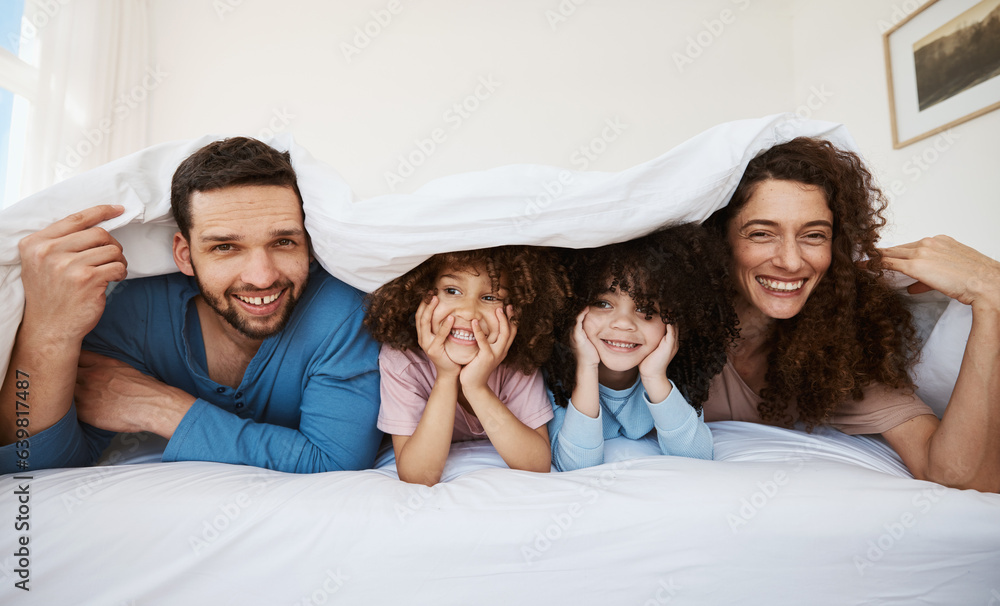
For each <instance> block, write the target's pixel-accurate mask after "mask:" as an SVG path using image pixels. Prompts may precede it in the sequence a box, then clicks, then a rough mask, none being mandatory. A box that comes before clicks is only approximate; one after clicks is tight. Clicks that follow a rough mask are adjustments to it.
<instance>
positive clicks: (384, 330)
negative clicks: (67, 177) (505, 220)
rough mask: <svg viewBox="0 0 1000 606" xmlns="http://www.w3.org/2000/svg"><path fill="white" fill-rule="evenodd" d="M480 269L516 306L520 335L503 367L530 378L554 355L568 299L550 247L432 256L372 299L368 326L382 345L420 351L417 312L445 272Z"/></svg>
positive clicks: (565, 283) (566, 286)
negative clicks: (557, 328) (557, 321)
mask: <svg viewBox="0 0 1000 606" xmlns="http://www.w3.org/2000/svg"><path fill="white" fill-rule="evenodd" d="M482 269H485V270H486V275H488V276H489V277H490V280H491V282H492V285H493V288H498V287H499V286H500V284H501V280H502V282H503V286H504V287H505V288H507V292H508V293H509V294H508V296H507V299H506V300H505V301H504V306H506V305H511V306H513V308H514V312H513V315H512V317H511V321H512V322H513V323H514V324H516V325H517V336H516V337H515V338H514V343H513V344H512V345H511V347H510V350H509V351H508V352H507V357H506V358H504V361H503V363H504V364H505V365H506V366H508V367H510V368H514V369H515V370H518V371H521V372H523V373H524V374H530V373H532V372H534V371H535V370H536V369H538V368H539V367H540V366H541V365H542V364H543V363H544V362H545V360H547V359H548V357H549V354H550V353H551V352H552V344H553V342H554V341H555V334H554V332H553V331H554V326H555V319H556V316H557V314H558V313H559V312H560V311H561V310H562V308H563V307H564V306H565V305H566V302H567V299H568V297H569V295H570V290H569V281H568V280H567V279H566V274H565V272H564V271H563V269H562V266H561V265H559V263H558V260H557V258H556V255H555V253H553V252H552V251H551V250H549V249H545V248H538V247H531V246H499V247H496V248H484V249H479V250H469V251H461V252H449V253H440V254H437V255H434V256H433V257H431V258H430V259H427V260H426V261H424V262H423V263H421V264H420V265H418V266H417V267H415V268H414V269H411V270H410V271H409V272H407V273H406V274H404V275H402V276H400V277H399V278H396V279H395V280H393V281H391V282H389V283H387V284H385V285H383V286H382V287H380V288H379V289H378V290H376V291H375V292H373V293H372V294H370V295H369V296H368V299H367V305H366V307H367V313H366V314H365V326H367V327H368V330H369V331H371V334H372V336H373V337H374V338H375V340H376V341H378V342H379V343H385V344H387V345H389V346H391V347H394V348H396V349H399V350H402V351H407V350H415V351H420V345H419V343H418V342H417V329H416V324H415V317H416V313H417V308H418V307H420V303H421V302H423V301H430V299H431V297H432V296H433V295H434V283H435V281H436V280H437V277H438V275H440V274H441V272H442V271H443V270H471V271H481V270H482Z"/></svg>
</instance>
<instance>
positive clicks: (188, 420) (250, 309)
mask: <svg viewBox="0 0 1000 606" xmlns="http://www.w3.org/2000/svg"><path fill="white" fill-rule="evenodd" d="M171 210H172V212H173V215H174V219H175V220H176V221H177V225H178V228H179V231H178V233H176V234H174V240H173V255H174V261H175V263H176V264H177V268H178V269H179V270H180V272H181V273H180V274H171V275H168V276H157V277H152V278H142V279H136V280H131V281H129V282H124V283H121V284H119V285H118V287H117V288H116V289H115V290H114V291H113V292H112V294H111V295H109V296H108V297H107V298H106V297H105V291H106V288H107V286H108V283H109V282H112V281H118V280H122V279H124V278H125V275H126V260H125V258H124V256H123V255H122V249H121V245H120V244H119V243H118V242H117V241H116V240H115V239H114V238H113V237H111V235H110V234H108V233H107V232H106V231H105V230H103V229H101V228H98V227H94V226H95V225H96V224H98V223H100V222H101V221H104V220H106V219H110V218H113V217H115V216H117V215H119V214H120V213H121V212H122V208H121V207H113V206H98V207H94V208H90V209H87V210H85V211H83V212H80V213H77V214H75V215H72V216H70V217H67V218H66V219H63V220H61V221H58V222H56V223H54V224H52V225H50V226H49V227H47V228H46V229H43V230H41V231H39V232H38V233H36V234H33V235H31V236H28V237H26V238H24V240H22V242H21V243H20V251H21V258H22V281H23V283H24V289H25V313H24V318H23V320H22V322H21V326H20V328H19V330H18V334H17V339H16V341H15V344H14V349H13V352H12V358H11V363H10V367H9V370H8V373H7V376H6V378H5V379H4V383H3V386H2V388H0V444H2V445H3V446H2V447H0V473H10V472H14V471H25V470H30V469H43V468H49V467H64V466H77V465H86V464H89V463H91V462H93V461H94V460H96V459H97V457H98V456H99V455H100V453H101V451H102V450H103V449H104V447H105V446H106V445H107V443H108V442H109V440H110V438H111V437H112V436H113V435H114V433H116V432H137V431H150V432H153V433H156V434H158V435H160V436H163V437H165V438H167V439H168V440H169V441H168V443H167V446H166V449H165V451H164V453H163V460H164V461H181V460H206V461H219V462H224V463H236V464H244V465H255V466H259V467H267V468H271V469H278V470H282V471H289V472H301V473H305V472H318V471H328V470H339V469H362V468H366V467H370V466H371V464H372V462H373V460H374V457H375V451H376V449H377V447H378V443H379V439H380V437H381V434H380V433H379V432H378V430H377V429H376V428H375V421H376V417H377V416H378V393H379V386H378V349H377V346H376V345H375V343H374V342H373V341H372V339H371V338H370V337H369V336H368V334H367V332H366V331H365V330H364V328H363V327H362V323H361V322H362V319H363V315H364V311H363V309H362V299H361V296H360V293H358V291H355V290H354V289H352V288H351V287H349V286H347V285H345V284H343V283H342V282H340V281H339V280H337V279H335V278H333V277H332V276H330V275H329V274H327V273H326V272H325V271H324V270H323V269H322V268H320V267H319V266H318V264H316V263H314V262H313V259H312V256H311V254H310V252H309V238H308V235H307V234H306V231H305V226H304V222H303V212H302V200H301V197H300V195H299V192H298V188H297V186H296V181H295V173H294V171H293V169H292V166H291V164H290V162H289V156H288V154H287V153H284V154H282V153H279V152H278V151H276V150H274V149H272V148H271V147H269V146H267V145H265V144H263V143H261V142H259V141H256V140H254V139H246V138H233V139H227V140H224V141H217V142H215V143H212V144H209V145H207V146H206V147H204V148H202V149H201V150H199V151H197V152H195V153H194V154H193V155H192V156H190V157H189V158H187V159H186V160H185V161H184V162H182V163H181V165H180V166H179V167H178V169H177V171H176V172H175V173H174V177H173V181H172V184H171ZM81 347H82V349H83V350H84V351H83V353H81ZM99 354H100V355H99ZM18 381H22V383H18ZM25 382H27V383H25ZM26 384H28V385H29V387H30V389H28V390H23V389H19V388H18V385H20V386H21V387H24V386H25V385H26ZM25 392H27V393H25ZM74 392H75V393H74ZM22 396H24V397H23V398H22ZM19 402H23V405H20V406H19V405H18V403H19ZM24 411H27V414H25V413H24ZM25 418H26V419H27V422H25V421H23V420H21V419H25ZM19 429H21V430H25V429H26V430H27V431H21V432H20V433H18V430H19ZM26 434H28V435H27V436H26Z"/></svg>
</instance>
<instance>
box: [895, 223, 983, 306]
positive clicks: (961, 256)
mask: <svg viewBox="0 0 1000 606" xmlns="http://www.w3.org/2000/svg"><path fill="white" fill-rule="evenodd" d="M882 264H883V266H884V267H885V268H886V269H891V270H895V271H898V272H901V273H904V274H906V275H907V276H910V277H911V278H914V279H916V280H918V282H917V283H916V284H913V285H911V286H910V287H909V289H908V290H909V292H910V293H919V292H926V291H928V290H937V291H939V292H941V293H943V294H945V295H947V296H949V297H951V298H952V299H955V300H957V301H961V302H962V303H965V304H966V305H972V306H973V307H992V308H993V309H995V310H998V311H1000V262H997V261H995V260H993V259H991V258H989V257H987V256H986V255H984V254H982V253H981V252H979V251H977V250H975V249H973V248H970V247H968V246H966V245H964V244H962V243H961V242H958V241H957V240H955V239H954V238H950V237H948V236H935V237H933V238H924V239H923V240H920V241H918V242H911V243H910V244H902V245H900V246H893V247H890V248H884V249H882Z"/></svg>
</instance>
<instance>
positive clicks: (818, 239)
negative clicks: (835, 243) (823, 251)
mask: <svg viewBox="0 0 1000 606" xmlns="http://www.w3.org/2000/svg"><path fill="white" fill-rule="evenodd" d="M828 239H829V236H827V235H826V234H824V233H814V234H806V240H809V241H810V242H812V243H823V242H826V241H827V240H828Z"/></svg>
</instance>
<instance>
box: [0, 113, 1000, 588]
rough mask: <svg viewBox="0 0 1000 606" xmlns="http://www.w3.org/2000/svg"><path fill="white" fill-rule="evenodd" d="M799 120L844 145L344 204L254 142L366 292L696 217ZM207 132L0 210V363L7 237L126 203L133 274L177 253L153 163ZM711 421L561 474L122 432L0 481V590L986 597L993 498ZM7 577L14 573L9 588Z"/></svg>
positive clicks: (745, 125)
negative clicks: (309, 461)
mask: <svg viewBox="0 0 1000 606" xmlns="http://www.w3.org/2000/svg"><path fill="white" fill-rule="evenodd" d="M799 134H804V135H812V136H823V137H826V138H829V139H832V140H833V141H834V142H835V143H837V144H838V145H839V146H841V147H846V148H849V149H854V144H853V142H852V141H851V139H850V136H849V135H848V134H847V133H846V130H845V129H844V128H843V127H842V126H839V125H834V124H829V123H822V122H815V121H801V120H797V119H794V117H788V116H772V117H768V118H763V119H759V120H746V121H740V122H734V123H728V124H724V125H720V126H719V127H716V128H714V129H711V130H710V131H707V132H706V133H703V134H702V135H699V136H698V137H695V138H694V139H692V140H690V141H688V142H686V143H684V144H682V145H680V146H678V147H677V148H674V149H673V150H671V151H669V152H667V153H665V154H664V155H662V156H660V157H658V158H655V159H653V160H651V161H649V162H647V163H645V164H642V165H639V166H636V167H634V168H632V169H629V170H626V171H622V172H620V173H580V172H575V171H569V170H564V169H559V168H556V167H546V166H532V165H520V166H507V167H501V168H497V169H493V170H490V171H483V172H478V173H469V174H464V175H455V176H452V177H447V178H443V179H439V180H436V181H434V182H431V183H429V184H427V185H425V186H424V187H422V188H421V189H420V190H418V191H417V192H415V193H413V194H405V195H387V196H380V197H377V198H373V199H370V200H364V201H356V200H354V199H353V197H352V194H351V191H350V188H349V187H348V186H347V184H345V183H344V182H343V180H342V179H340V178H339V176H338V175H337V174H336V173H335V172H334V171H333V170H332V169H331V168H329V167H328V166H326V165H324V164H323V163H321V162H319V161H317V160H316V159H314V158H312V157H311V156H309V154H308V153H307V152H305V150H303V149H301V148H300V147H298V146H297V145H295V143H294V142H293V141H292V140H291V139H290V138H287V137H284V138H278V139H277V140H275V141H273V142H272V143H273V144H274V145H275V146H277V147H279V148H282V149H289V150H290V151H291V154H292V159H293V163H294V164H295V167H296V170H297V171H298V174H299V179H300V181H299V184H300V189H301V191H302V194H303V199H304V202H305V208H306V215H307V228H308V229H309V231H310V234H311V236H312V239H313V244H314V247H315V251H316V256H317V258H318V259H319V260H320V262H321V263H322V264H323V265H324V266H325V267H326V268H327V269H328V270H329V271H330V272H331V273H333V274H334V275H336V276H338V277H340V278H341V279H343V280H345V281H347V282H348V283H350V284H352V285H354V286H356V287H358V288H362V289H365V290H370V289H372V288H374V287H376V286H378V285H379V284H381V283H383V282H385V281H386V280H388V279H391V278H393V277H395V276H397V275H399V274H401V273H403V272H405V271H406V270H408V269H409V268H411V267H413V266H414V265H416V264H417V263H419V262H420V261H421V260H423V259H424V258H426V257H427V256H429V255H430V254H433V253H435V252H441V251H443V250H445V249H449V250H460V249H467V248H479V247H486V246H493V245H498V244H506V243H529V244H549V245H557V246H569V247H584V246H594V245H600V244H605V243H609V242H613V241H620V240H625V239H629V238H632V237H634V236H637V235H640V234H643V233H646V232H648V231H650V230H652V229H654V228H655V227H657V226H659V225H662V224H665V223H668V222H674V221H686V220H701V219H704V218H705V217H707V216H708V215H709V214H710V213H711V212H713V211H714V210H715V209H717V208H719V207H720V206H722V205H723V204H725V202H726V201H727V200H728V198H729V196H730V195H731V193H732V190H733V189H734V188H735V186H736V183H737V182H738V181H739V177H740V175H741V174H742V172H743V169H744V167H745V166H746V163H747V161H749V159H750V158H752V157H753V156H754V155H756V153H758V152H759V151H760V150H763V149H766V148H768V147H770V146H772V145H774V144H775V143H779V142H782V141H785V140H788V139H790V138H792V137H794V136H796V135H799ZM215 138H216V137H205V138H203V139H199V140H196V141H188V142H179V143H170V144H164V145H160V146H156V147H154V148H150V149H149V150H145V151H143V152H140V153H138V154H135V155H133V156H130V157H128V158H124V159H122V160H119V161H117V162H114V163H112V164H109V165H106V166H104V167H101V168H99V169H96V170H94V171H91V172H90V173H87V174H84V175H81V176H79V177H76V178H73V179H71V180H68V181H66V182H63V183H61V184H58V185H56V186H53V187H52V188H49V189H48V190H45V191H43V192H41V193H39V194H37V195H35V196H32V197H30V198H27V199H25V200H24V201H22V202H21V203H19V204H17V205H15V206H14V207H11V208H9V209H6V210H5V211H3V212H2V213H0V295H2V296H3V300H5V301H6V302H7V304H6V305H5V306H4V307H3V308H2V309H0V368H2V369H5V368H6V366H7V363H8V361H9V351H10V346H11V344H12V343H13V338H14V334H15V331H16V329H17V325H18V323H19V322H20V317H21V312H22V308H23V290H22V289H21V285H20V279H19V276H20V270H19V265H18V255H17V241H18V240H19V239H20V238H21V237H23V236H24V235H26V234H27V233H30V232H32V231H35V230H37V229H40V228H42V227H44V226H45V225H47V224H49V223H51V222H52V221H54V220H56V219H58V218H60V217H62V216H65V215H66V214H69V213H70V212H73V211H75V210H79V209H82V208H85V207H88V206H91V205H94V204H98V203H113V202H117V203H121V204H124V205H125V206H126V208H127V211H126V214H125V215H124V216H123V217H121V218H119V219H116V220H114V221H112V222H109V224H108V227H109V228H113V229H114V230H115V231H114V235H115V236H116V237H118V238H119V240H121V241H122V242H123V244H124V245H125V254H126V255H127V257H128V259H129V270H130V275H131V276H132V277H136V276H140V275H152V274H158V273H164V272H169V271H173V270H174V267H173V263H172V261H171V257H170V252H169V251H170V248H169V242H170V236H171V234H172V233H173V229H174V227H173V223H172V221H171V220H170V219H169V195H168V194H169V191H168V190H169V180H170V175H171V174H172V173H173V170H174V168H175V167H176V165H177V163H179V162H180V160H181V159H182V158H184V157H185V156H187V155H188V154H189V153H191V152H193V151H194V150H195V149H197V148H199V147H201V146H202V145H204V144H205V143H207V142H208V141H210V140H213V139H215ZM918 307H919V305H918ZM944 307H945V305H944V304H941V303H940V302H933V303H931V302H929V303H927V305H925V306H924V307H922V308H921V309H924V308H926V309H929V310H931V311H929V312H928V313H922V314H921V318H922V331H923V332H924V334H927V335H929V337H928V339H927V344H926V346H925V349H924V354H925V355H924V362H923V363H922V364H923V366H922V367H920V368H918V383H919V385H920V393H921V395H922V396H923V397H924V398H925V400H927V401H928V402H929V403H930V404H931V405H932V406H933V407H935V410H936V411H937V412H938V413H939V414H940V413H941V412H943V410H944V406H945V405H946V403H947V399H948V396H949V395H950V392H951V388H952V386H953V384H954V377H955V375H956V372H957V368H958V364H959V362H960V360H961V351H962V348H963V347H964V339H965V336H966V335H967V334H968V321H969V312H968V309H967V308H965V307H963V306H961V305H959V304H955V303H952V304H950V305H947V309H946V310H945V311H944V313H943V315H942V314H941V311H942V309H943V308H944ZM939 316H940V317H939ZM711 428H712V431H713V434H714V437H715V444H716V458H717V460H716V461H700V460H695V459H685V458H676V457H663V456H649V455H652V454H653V453H655V445H653V444H651V443H644V442H637V443H630V442H627V441H622V442H615V443H614V445H613V446H612V447H611V448H610V451H609V459H608V460H609V463H607V464H605V465H602V466H599V467H596V468H591V469H587V470H581V471H576V472H569V473H561V474H560V473H553V474H533V473H529V472H519V471H511V470H508V469H503V468H502V467H503V465H502V462H501V461H500V460H499V458H498V456H497V455H496V453H495V451H493V450H492V448H491V447H490V446H489V445H488V444H483V443H466V444H461V445H458V446H456V447H455V448H454V449H453V453H452V455H451V457H450V459H449V463H448V466H447V468H446V470H445V476H446V480H447V481H446V482H444V483H442V484H440V485H438V486H435V487H433V488H426V487H417V486H413V485H409V484H405V483H403V482H400V481H399V480H398V479H396V477H395V474H394V471H393V466H392V460H391V451H387V452H385V453H383V456H382V457H381V458H380V469H375V470H370V471H363V472H332V473H325V474H315V475H293V474H283V473H279V472H272V471H267V470H262V469H255V468H249V467H241V466H229V465H223V464H216V463H200V462H188V463H174V464H162V463H156V462H152V461H156V460H158V454H157V453H158V451H159V450H161V449H162V443H160V442H159V441H158V439H157V438H149V437H146V436H132V435H129V436H121V437H120V439H119V440H117V441H116V442H115V444H114V445H113V446H112V448H111V449H110V450H109V451H108V452H106V453H105V462H108V463H115V464H116V465H113V466H108V465H105V466H99V467H91V468H84V469H69V470H48V471H41V472H34V473H33V474H32V477H31V479H30V480H22V479H18V478H16V477H15V476H10V475H8V476H3V477H2V478H0V480H2V483H0V527H2V528H4V529H5V530H4V531H3V532H2V533H0V603H2V604H22V603H23V604H39V605H45V606H50V605H61V604H105V605H118V604H137V605H138V604H217V603H221V604H326V603H338V604H340V603H342V604H398V603H407V604H411V603H412V604H479V603H483V604H513V603H529V604H636V605H641V604H737V603H741V604H742V603H747V604H796V605H801V604H831V605H843V604H899V605H912V604H942V605H952V604H956V605H963V604H983V605H988V604H997V605H1000V496H997V495H986V494H981V493H978V492H975V491H959V490H953V489H946V488H943V487H941V486H938V485H935V484H931V483H928V482H921V481H916V480H913V479H912V478H911V477H910V476H909V474H908V473H907V472H906V470H905V468H904V467H903V466H902V464H901V463H900V461H899V459H898V457H897V456H896V455H895V453H893V452H892V450H891V449H889V448H888V447H887V446H886V445H884V444H883V443H882V442H880V441H879V440H875V439H870V438H865V437H851V436H846V435H843V434H840V433H838V432H836V431H832V430H820V431H818V432H816V433H814V434H811V435H810V434H805V433H802V432H796V431H790V430H783V429H776V428H770V427H764V426H758V425H752V424H744V423H737V422H723V423H713V424H711ZM635 457H638V458H635ZM126 462H129V463H133V464H131V465H122V463H126ZM25 500H27V502H26V503H24V502H23V501H25ZM22 506H25V507H27V510H28V511H27V513H26V514H23V515H27V516H28V519H27V520H25V521H27V522H29V524H30V529H27V530H26V529H23V528H22V529H18V528H17V527H16V526H15V524H17V520H16V518H17V516H18V515H22V514H19V513H18V512H19V508H21V507H22ZM22 536H26V537H29V544H28V546H27V552H28V554H27V555H26V556H19V555H17V551H18V550H19V549H21V546H20V545H19V544H18V543H17V541H18V539H19V538H20V537H22ZM22 557H24V558H25V560H24V561H22V559H21V558H22ZM22 564H26V566H22ZM25 574H26V575H28V576H29V578H30V581H29V583H28V585H29V586H30V588H31V591H22V590H21V589H18V588H16V587H15V583H17V582H18V581H21V580H23V578H22V577H23V575H25Z"/></svg>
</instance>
